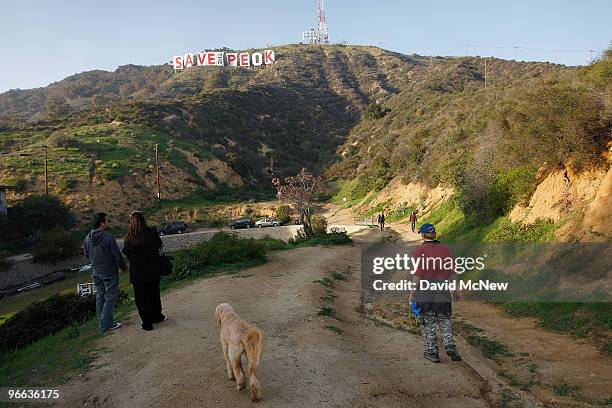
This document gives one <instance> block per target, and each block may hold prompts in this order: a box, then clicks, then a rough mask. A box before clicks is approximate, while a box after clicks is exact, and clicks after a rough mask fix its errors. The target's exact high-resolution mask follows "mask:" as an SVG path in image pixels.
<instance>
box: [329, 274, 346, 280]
mask: <svg viewBox="0 0 612 408" xmlns="http://www.w3.org/2000/svg"><path fill="white" fill-rule="evenodd" d="M331 276H332V278H334V279H335V280H337V281H344V280H346V277H345V276H344V275H343V274H342V273H340V272H334V273H332V275H331Z"/></svg>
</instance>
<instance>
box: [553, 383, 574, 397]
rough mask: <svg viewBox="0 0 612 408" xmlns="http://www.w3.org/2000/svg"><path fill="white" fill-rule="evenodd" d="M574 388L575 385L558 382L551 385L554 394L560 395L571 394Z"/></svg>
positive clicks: (566, 395)
mask: <svg viewBox="0 0 612 408" xmlns="http://www.w3.org/2000/svg"><path fill="white" fill-rule="evenodd" d="M575 390H576V387H572V386H571V385H567V384H558V385H555V386H553V391H554V393H555V394H556V395H558V396H560V397H568V396H570V395H572V393H573V392H574V391H575Z"/></svg>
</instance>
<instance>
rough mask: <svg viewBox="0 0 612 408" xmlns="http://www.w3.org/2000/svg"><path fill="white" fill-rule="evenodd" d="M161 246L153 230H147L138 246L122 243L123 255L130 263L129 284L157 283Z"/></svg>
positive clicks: (155, 231)
mask: <svg viewBox="0 0 612 408" xmlns="http://www.w3.org/2000/svg"><path fill="white" fill-rule="evenodd" d="M162 246H163V243H162V240H161V238H159V233H158V232H157V230H156V229H155V228H149V229H148V230H147V231H146V232H145V235H144V239H143V242H142V243H141V244H140V245H139V246H133V245H130V244H129V243H128V242H125V243H124V247H123V253H124V254H125V256H127V257H128V260H129V261H130V282H131V283H154V282H159V278H160V276H161V275H160V270H161V265H160V261H159V249H160V248H161V247H162Z"/></svg>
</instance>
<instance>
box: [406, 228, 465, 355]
mask: <svg viewBox="0 0 612 408" xmlns="http://www.w3.org/2000/svg"><path fill="white" fill-rule="evenodd" d="M419 234H421V236H422V237H423V244H422V245H421V246H419V247H418V248H417V249H416V250H415V251H414V253H413V254H412V257H413V258H415V259H419V258H420V259H422V261H421V263H420V264H419V266H418V268H417V270H416V272H415V273H414V275H413V279H412V281H413V282H415V284H416V287H417V290H416V291H411V292H410V299H409V300H410V304H411V305H412V303H413V301H416V303H417V306H418V308H419V309H420V316H419V324H420V326H421V334H422V336H423V339H424V342H425V352H424V354H423V355H424V357H425V358H426V359H428V360H430V361H433V362H434V363H439V362H440V356H439V354H438V339H437V337H436V323H437V324H438V326H439V327H440V333H441V334H442V340H443V342H444V347H445V348H446V354H447V355H449V356H450V357H451V359H452V360H453V361H460V360H461V355H460V354H459V351H458V350H457V345H456V344H455V340H454V339H453V324H452V321H451V316H452V312H453V310H452V298H453V296H451V292H450V291H449V290H443V289H435V290H433V289H429V290H419V289H418V288H419V282H420V281H421V280H423V281H428V282H429V283H441V282H451V281H452V279H453V278H454V277H455V271H454V268H453V265H454V262H453V263H452V264H451V265H449V263H448V262H445V261H444V260H445V259H447V258H450V259H453V255H452V253H451V251H450V249H449V248H448V247H447V246H446V245H443V244H441V243H440V241H437V240H436V229H435V227H434V226H433V225H432V224H423V225H421V228H419ZM428 260H429V262H427V261H428ZM440 260H441V261H440ZM415 292H416V293H415ZM454 297H455V300H459V299H460V297H461V296H460V294H459V292H458V291H455V293H454Z"/></svg>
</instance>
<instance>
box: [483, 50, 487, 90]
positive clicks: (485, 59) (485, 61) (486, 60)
mask: <svg viewBox="0 0 612 408" xmlns="http://www.w3.org/2000/svg"><path fill="white" fill-rule="evenodd" d="M484 60H485V73H484V74H485V75H484V77H485V78H484V80H485V89H487V58H485V59H484Z"/></svg>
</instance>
